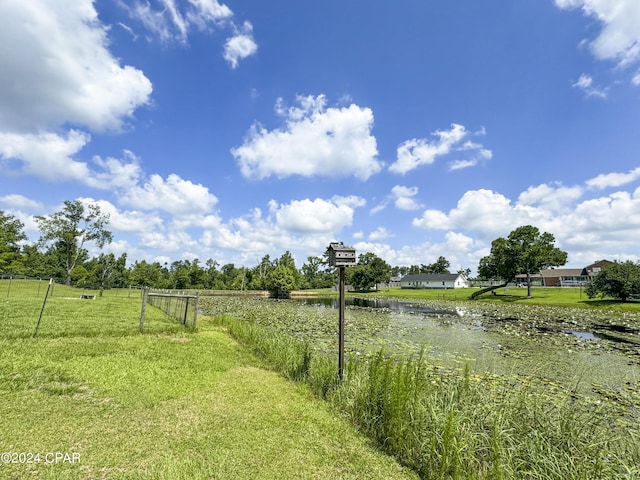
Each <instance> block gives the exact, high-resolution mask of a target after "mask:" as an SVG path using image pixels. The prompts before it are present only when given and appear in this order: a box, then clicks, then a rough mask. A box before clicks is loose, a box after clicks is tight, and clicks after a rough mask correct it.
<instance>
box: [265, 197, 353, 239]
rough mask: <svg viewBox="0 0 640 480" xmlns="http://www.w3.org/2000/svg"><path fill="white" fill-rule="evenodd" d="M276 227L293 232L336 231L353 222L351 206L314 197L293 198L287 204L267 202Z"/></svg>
mask: <svg viewBox="0 0 640 480" xmlns="http://www.w3.org/2000/svg"><path fill="white" fill-rule="evenodd" d="M269 210H270V213H271V214H272V215H273V216H274V217H275V219H276V223H277V225H278V227H280V228H282V229H283V230H285V231H288V232H293V233H303V234H309V233H337V232H339V231H340V230H342V228H344V227H345V226H348V225H351V223H352V222H353V212H354V210H353V208H352V207H350V206H348V205H346V204H344V203H343V204H337V203H334V202H331V201H327V200H323V199H320V198H316V199H315V200H309V199H305V200H293V201H291V202H290V203H288V204H278V203H277V202H275V201H273V200H272V201H271V202H270V203H269Z"/></svg>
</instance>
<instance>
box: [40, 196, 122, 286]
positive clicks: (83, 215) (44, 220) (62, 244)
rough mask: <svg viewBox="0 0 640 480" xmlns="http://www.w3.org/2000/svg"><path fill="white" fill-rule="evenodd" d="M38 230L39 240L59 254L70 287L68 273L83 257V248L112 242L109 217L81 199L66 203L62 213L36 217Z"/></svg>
mask: <svg viewBox="0 0 640 480" xmlns="http://www.w3.org/2000/svg"><path fill="white" fill-rule="evenodd" d="M35 221H36V223H37V224H38V227H39V228H40V232H41V234H42V235H41V237H40V241H41V243H43V244H46V243H50V242H53V243H54V244H55V245H56V247H57V249H58V250H59V251H60V252H61V254H62V258H63V262H64V269H65V274H66V282H65V283H66V284H67V285H71V272H72V271H73V269H74V268H75V267H76V265H77V264H78V259H79V258H80V256H81V255H82V254H83V250H84V246H85V244H86V243H88V242H94V243H95V244H96V245H97V246H98V248H102V247H104V245H105V244H107V243H111V240H112V238H113V237H112V235H111V232H110V231H109V230H107V228H106V227H107V225H108V224H109V215H107V214H103V213H102V212H101V211H100V207H99V206H98V205H96V204H89V205H86V206H85V205H84V204H83V203H82V202H81V201H80V200H75V201H70V200H65V202H64V207H63V209H62V210H61V211H59V212H55V213H53V214H52V215H49V216H46V217H45V216H36V217H35Z"/></svg>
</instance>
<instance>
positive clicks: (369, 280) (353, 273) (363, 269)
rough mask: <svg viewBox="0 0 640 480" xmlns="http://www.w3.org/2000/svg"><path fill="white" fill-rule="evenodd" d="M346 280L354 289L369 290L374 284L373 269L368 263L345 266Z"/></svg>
mask: <svg viewBox="0 0 640 480" xmlns="http://www.w3.org/2000/svg"><path fill="white" fill-rule="evenodd" d="M346 277H347V278H346V282H347V283H348V284H349V285H351V286H352V287H353V288H354V289H355V290H358V291H363V290H370V289H371V287H373V286H374V285H375V284H376V278H375V275H374V273H373V270H372V269H371V267H369V266H368V265H362V264H357V265H354V266H352V267H349V268H347V271H346Z"/></svg>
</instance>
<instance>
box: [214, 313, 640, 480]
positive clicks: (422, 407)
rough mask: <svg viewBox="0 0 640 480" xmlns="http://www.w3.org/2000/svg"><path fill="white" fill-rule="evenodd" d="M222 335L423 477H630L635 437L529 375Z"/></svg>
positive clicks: (258, 334) (253, 328)
mask: <svg viewBox="0 0 640 480" xmlns="http://www.w3.org/2000/svg"><path fill="white" fill-rule="evenodd" d="M218 321H219V322H220V323H221V324H223V325H224V326H225V327H226V328H228V329H229V332H230V333H231V335H233V336H234V337H235V338H237V339H238V340H239V341H240V342H241V343H243V344H245V345H248V346H250V348H252V349H254V351H255V352H256V353H257V354H258V355H259V356H261V357H262V358H264V359H265V360H266V361H267V362H269V363H270V364H271V365H272V367H273V368H276V369H278V370H279V371H280V372H281V373H282V374H283V375H284V376H285V377H287V378H290V379H294V380H298V381H304V382H306V383H307V384H309V385H310V386H311V388H312V390H313V391H314V392H315V393H316V394H317V395H320V396H322V397H323V398H327V399H328V400H329V401H330V402H331V403H332V405H333V406H334V407H335V408H336V409H337V410H338V411H340V412H341V413H342V414H343V415H345V416H347V417H348V418H349V419H350V420H351V421H352V422H353V423H354V424H356V425H357V426H358V428H359V429H360V430H361V431H363V432H365V433H366V434H367V435H368V436H369V437H370V438H372V439H373V440H375V442H376V443H377V444H378V445H379V447H380V448H381V449H382V450H384V451H385V452H387V453H389V454H391V455H393V456H395V457H396V458H397V459H398V460H399V461H400V462H401V463H402V464H403V465H406V466H408V467H410V468H412V469H413V470H414V471H416V472H417V473H418V474H419V475H420V477H421V478H425V479H474V478H477V479H520V478H535V479H559V478H562V479H575V480H585V479H610V478H628V479H631V478H638V473H639V471H638V467H637V466H636V465H640V447H638V444H639V442H640V438H639V434H638V430H637V428H636V429H633V428H631V429H629V428H628V424H626V423H624V422H618V421H617V420H616V418H615V416H614V415H612V414H611V413H612V412H610V411H607V409H606V408H605V407H603V406H601V405H600V404H599V403H597V402H594V401H592V400H591V399H590V398H588V397H582V396H579V395H577V394H576V393H575V391H573V390H570V389H567V388H565V387H562V386H560V385H558V384H550V383H549V382H545V381H536V380H535V379H531V378H526V379H525V378H519V377H509V376H500V375H494V374H484V375H477V374H474V373H472V372H471V371H470V369H469V368H468V367H464V368H461V369H452V368H443V367H440V366H438V365H435V364H433V363H430V361H429V359H428V358H426V356H425V354H424V352H422V353H421V355H420V356H419V357H418V358H416V359H397V358H393V357H390V356H387V355H385V353H384V352H383V351H380V352H378V353H377V354H376V355H373V356H369V357H364V356H359V357H358V356H351V357H350V358H349V359H348V361H347V363H346V370H345V376H344V380H343V381H342V382H340V383H339V382H338V381H337V376H336V362H335V361H334V360H333V359H329V358H327V357H326V356H324V355H323V354H322V353H316V352H313V351H312V350H311V349H310V347H309V344H308V343H306V342H301V341H300V340H298V339H296V338H293V337H291V336H288V335H285V334H282V333H276V332H274V331H273V330H271V329H269V328H267V327H264V326H260V325H256V324H253V323H251V322H247V321H244V320H238V319H235V318H233V317H231V316H221V317H218Z"/></svg>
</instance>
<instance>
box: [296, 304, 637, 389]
mask: <svg viewBox="0 0 640 480" xmlns="http://www.w3.org/2000/svg"><path fill="white" fill-rule="evenodd" d="M291 301H292V302H295V303H297V304H298V305H300V306H301V307H304V308H313V307H314V306H315V307H316V308H317V309H318V310H321V311H322V310H325V309H326V310H327V311H325V312H322V315H323V316H325V315H327V314H328V315H329V316H330V317H333V314H334V313H333V311H332V310H333V309H336V310H337V308H338V306H339V299H338V298H337V297H307V298H298V299H294V300H291ZM345 303H346V305H347V306H350V307H356V308H347V311H346V314H345V320H346V331H345V335H346V349H347V351H348V352H350V353H355V354H360V353H375V352H377V351H379V350H380V349H381V348H383V349H384V351H385V352H386V353H389V354H400V355H409V356H411V355H417V354H419V353H420V351H421V350H423V351H424V352H425V354H426V355H427V356H428V357H438V358H439V359H440V361H444V362H447V363H449V364H452V365H460V364H461V363H466V364H469V365H470V366H472V368H475V369H476V370H488V371H492V372H498V373H499V372H503V373H504V372H507V373H508V372H511V373H513V372H518V373H532V372H533V373H535V372H539V371H540V369H543V370H548V368H547V367H548V366H549V365H551V367H549V368H550V369H551V371H553V372H554V373H553V375H551V376H552V377H554V378H555V379H557V380H567V379H574V378H581V379H582V380H584V378H594V379H598V381H605V380H607V381H610V382H612V383H619V382H624V381H627V380H629V378H638V374H640V370H639V369H638V368H637V366H630V365H629V364H628V360H627V359H626V358H625V357H624V356H622V355H616V354H615V353H611V352H606V351H604V350H603V349H601V348H600V347H599V342H600V341H610V342H632V343H633V341H631V340H627V339H622V338H619V337H617V336H613V335H609V334H607V333H605V332H602V331H601V329H599V330H598V331H579V330H575V331H574V330H566V331H562V330H558V331H557V334H560V335H561V334H562V333H565V334H566V335H570V336H573V337H576V339H577V340H578V341H579V342H580V343H581V344H582V345H583V346H584V349H582V350H579V349H577V348H580V344H577V345H574V344H571V343H569V344H566V343H564V342H562V341H561V340H560V339H558V340H554V339H551V340H545V342H546V343H540V342H537V341H534V337H533V336H531V337H529V336H528V333H527V334H524V333H522V332H519V331H517V330H514V329H511V328H505V329H504V331H488V330H486V329H485V328H484V325H483V320H484V318H483V315H482V314H480V313H475V312H474V311H473V309H470V310H466V309H465V307H463V306H456V305H451V306H447V305H433V304H427V303H416V302H411V301H408V300H398V299H387V298H358V297H351V296H349V297H347V298H346V299H345ZM318 313H320V312H318ZM337 317H338V314H337V311H336V312H335V318H336V320H337ZM332 336H335V335H332ZM591 346H593V348H591ZM587 384H588V382H587Z"/></svg>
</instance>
